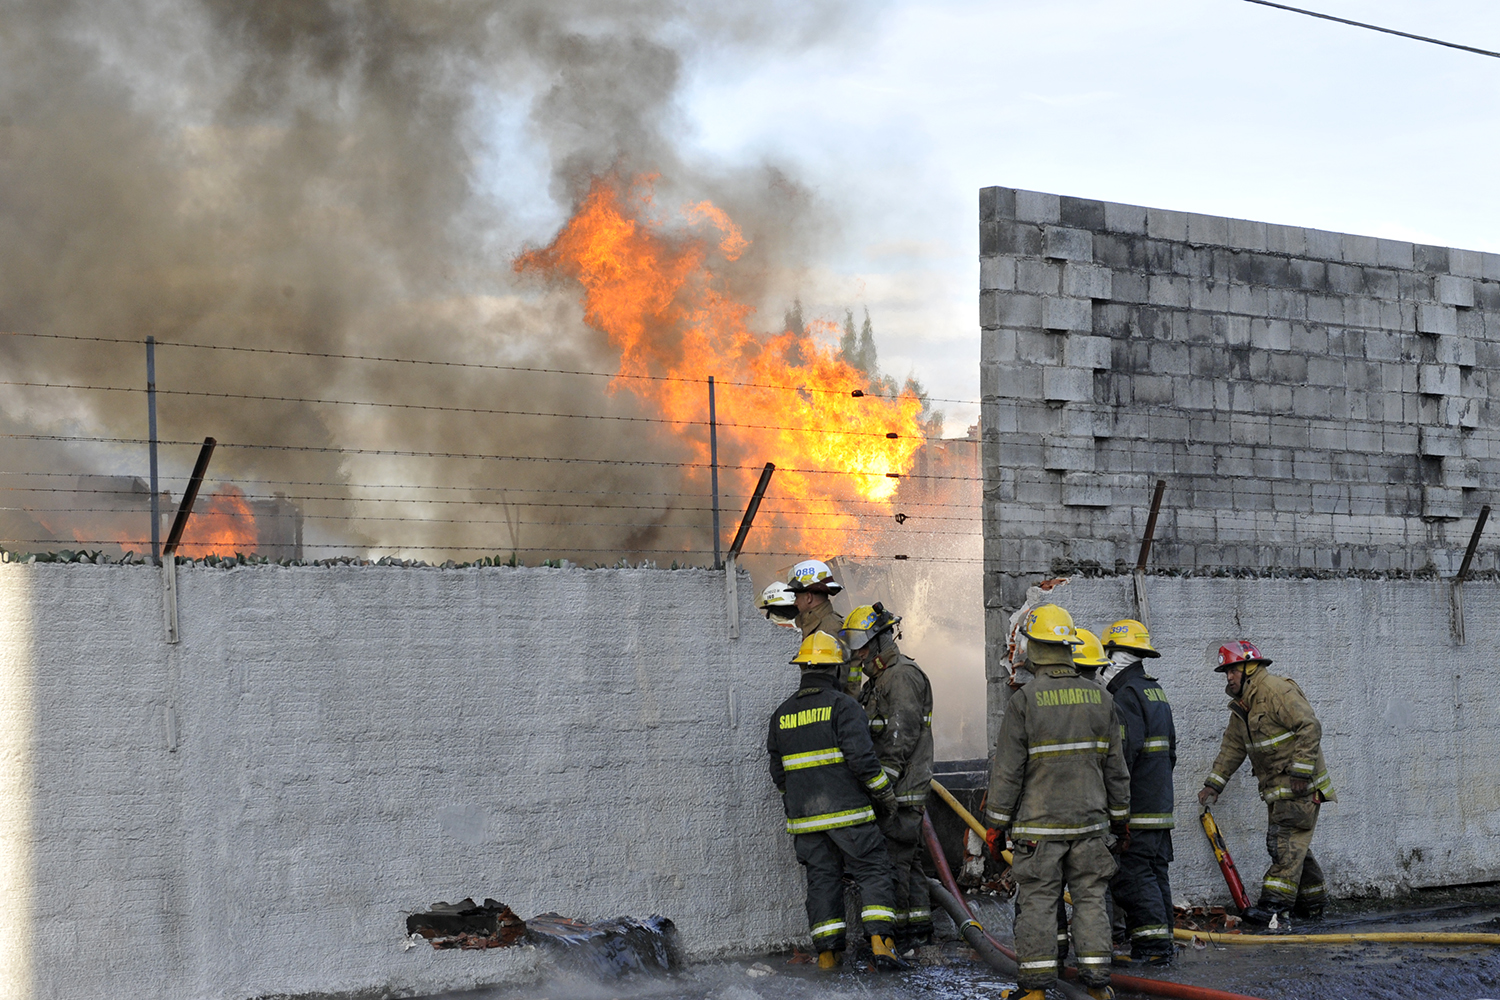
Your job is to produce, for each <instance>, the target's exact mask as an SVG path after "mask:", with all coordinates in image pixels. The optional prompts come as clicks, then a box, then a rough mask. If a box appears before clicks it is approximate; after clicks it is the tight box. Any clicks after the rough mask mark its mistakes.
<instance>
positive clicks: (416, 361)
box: [0, 331, 980, 406]
mask: <svg viewBox="0 0 1500 1000" xmlns="http://www.w3.org/2000/svg"><path fill="white" fill-rule="evenodd" d="M0 336H7V337H33V338H36V339H40V340H74V341H87V342H90V343H99V344H129V345H131V346H134V347H143V346H145V341H143V340H139V339H135V338H126V337H85V336H80V335H76V334H63V333H27V332H23V331H4V332H0ZM156 346H157V347H181V348H186V349H189V350H200V351H238V352H243V353H247V354H270V355H282V356H285V357H295V358H322V359H325V360H332V361H363V362H372V363H380V364H406V365H426V366H430V367H437V368H472V369H479V370H483V371H508V372H521V373H525V374H534V375H577V376H587V377H591V378H608V379H615V378H621V379H639V380H643V381H651V382H685V383H692V384H697V385H707V384H708V378H707V376H705V377H703V378H690V377H687V376H683V375H639V374H633V373H623V372H622V373H617V372H591V371H584V370H581V369H571V368H538V367H532V366H526V365H502V364H495V363H490V362H482V361H438V360H432V359H427V358H397V357H386V356H382V355H373V354H339V353H335V352H331V351H294V350H291V349H289V348H277V347H245V346H243V345H238V344H196V343H191V342H188V341H181V340H158V341H157V342H156ZM714 384H715V386H734V387H735V388H743V389H773V390H778V391H783V392H818V393H830V394H833V395H840V396H848V395H852V394H853V393H854V392H855V391H858V392H859V394H860V396H862V397H864V398H867V399H883V400H887V401H892V402H894V401H896V400H899V399H902V398H913V399H914V398H916V397H915V396H910V397H905V396H903V394H900V393H898V394H897V395H895V396H886V395H882V394H879V393H874V392H869V391H867V390H864V389H857V387H856V388H845V389H826V388H822V387H819V386H809V385H775V384H771V383H762V382H735V381H728V382H723V381H719V380H718V378H717V376H716V377H715V379H714ZM158 391H160V390H158ZM927 401H928V402H930V403H952V404H955V405H961V406H978V405H980V401H979V400H977V399H942V398H935V397H931V396H929V397H928V398H927Z"/></svg>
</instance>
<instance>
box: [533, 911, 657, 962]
mask: <svg viewBox="0 0 1500 1000" xmlns="http://www.w3.org/2000/svg"><path fill="white" fill-rule="evenodd" d="M526 931H527V939H528V940H529V941H530V942H531V943H532V944H537V945H541V946H543V947H548V948H551V949H553V950H555V951H556V952H557V954H558V956H559V957H561V958H564V959H566V960H569V961H572V962H575V963H577V964H581V965H584V966H585V967H587V968H589V969H591V970H593V971H594V972H597V973H599V974H601V975H604V976H622V975H624V974H625V973H627V972H669V971H671V970H673V969H676V968H677V967H678V966H680V965H681V964H682V957H681V950H680V948H679V946H678V942H677V925H676V924H674V923H672V921H671V920H669V919H667V918H666V917H660V916H651V917H647V918H646V919H644V920H639V919H637V918H635V917H615V918H614V919H613V920H601V921H599V922H598V923H593V924H588V923H584V922H583V921H580V920H573V919H570V918H568V917H564V916H562V915H561V914H557V913H543V914H542V915H540V916H537V917H532V918H531V919H530V920H528V921H527V922H526Z"/></svg>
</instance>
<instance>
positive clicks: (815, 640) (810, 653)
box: [791, 632, 849, 667]
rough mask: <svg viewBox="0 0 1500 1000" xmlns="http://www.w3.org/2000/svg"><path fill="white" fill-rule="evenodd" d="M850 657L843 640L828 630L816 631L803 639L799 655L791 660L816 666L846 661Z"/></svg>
mask: <svg viewBox="0 0 1500 1000" xmlns="http://www.w3.org/2000/svg"><path fill="white" fill-rule="evenodd" d="M848 659H849V651H848V650H847V649H845V648H844V644H843V643H842V642H840V641H839V640H837V639H835V638H834V637H833V636H831V635H829V634H828V633H827V632H814V633H813V634H812V635H810V636H808V637H807V638H806V639H803V640H802V648H801V649H799V650H797V655H796V656H794V657H792V659H791V662H792V663H795V664H797V665H798V666H803V667H814V666H820V665H822V664H840V663H845V662H848Z"/></svg>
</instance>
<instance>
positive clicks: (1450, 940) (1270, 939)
mask: <svg viewBox="0 0 1500 1000" xmlns="http://www.w3.org/2000/svg"><path fill="white" fill-rule="evenodd" d="M1198 820H1199V822H1200V823H1202V824H1203V832H1204V833H1205V834H1207V835H1208V843H1209V846H1211V847H1212V848H1213V849H1214V858H1215V859H1217V860H1218V862H1219V870H1220V871H1221V872H1223V873H1224V881H1225V882H1227V883H1228V884H1229V894H1230V895H1231V896H1233V897H1234V905H1235V906H1237V907H1239V909H1240V912H1241V913H1243V912H1244V911H1245V910H1247V909H1249V907H1250V899H1249V897H1248V896H1246V895H1245V884H1244V883H1243V882H1241V881H1240V873H1239V870H1238V869H1236V868H1235V866H1234V859H1233V858H1231V857H1230V856H1229V848H1228V846H1226V845H1225V843H1224V834H1223V833H1222V832H1221V831H1220V830H1219V824H1218V823H1216V822H1214V814H1213V812H1212V810H1210V809H1208V808H1207V807H1204V809H1203V814H1202V815H1201V816H1199V817H1198ZM1172 936H1173V937H1174V938H1176V939H1177V940H1178V941H1190V942H1201V941H1207V942H1209V943H1210V944H1215V945H1229V944H1249V945H1255V944H1277V943H1280V944H1358V943H1361V942H1367V941H1375V942H1379V941H1384V942H1387V943H1391V944H1488V945H1500V934H1476V933H1469V932H1464V931H1451V932H1450V931H1371V932H1369V933H1365V934H1223V933H1220V932H1216V931H1183V930H1174V931H1173V932H1172Z"/></svg>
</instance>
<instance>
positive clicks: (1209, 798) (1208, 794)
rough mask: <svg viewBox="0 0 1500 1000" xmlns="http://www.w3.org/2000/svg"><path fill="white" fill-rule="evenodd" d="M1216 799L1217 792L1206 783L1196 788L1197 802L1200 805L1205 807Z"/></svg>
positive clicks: (1217, 799)
mask: <svg viewBox="0 0 1500 1000" xmlns="http://www.w3.org/2000/svg"><path fill="white" fill-rule="evenodd" d="M1217 801H1219V793H1218V791H1216V790H1215V789H1212V788H1209V787H1208V786H1207V785H1204V786H1203V787H1202V788H1200V789H1198V804H1199V805H1200V806H1203V807H1204V808H1205V809H1206V808H1208V807H1209V806H1211V805H1213V804H1214V803H1215V802H1217Z"/></svg>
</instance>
